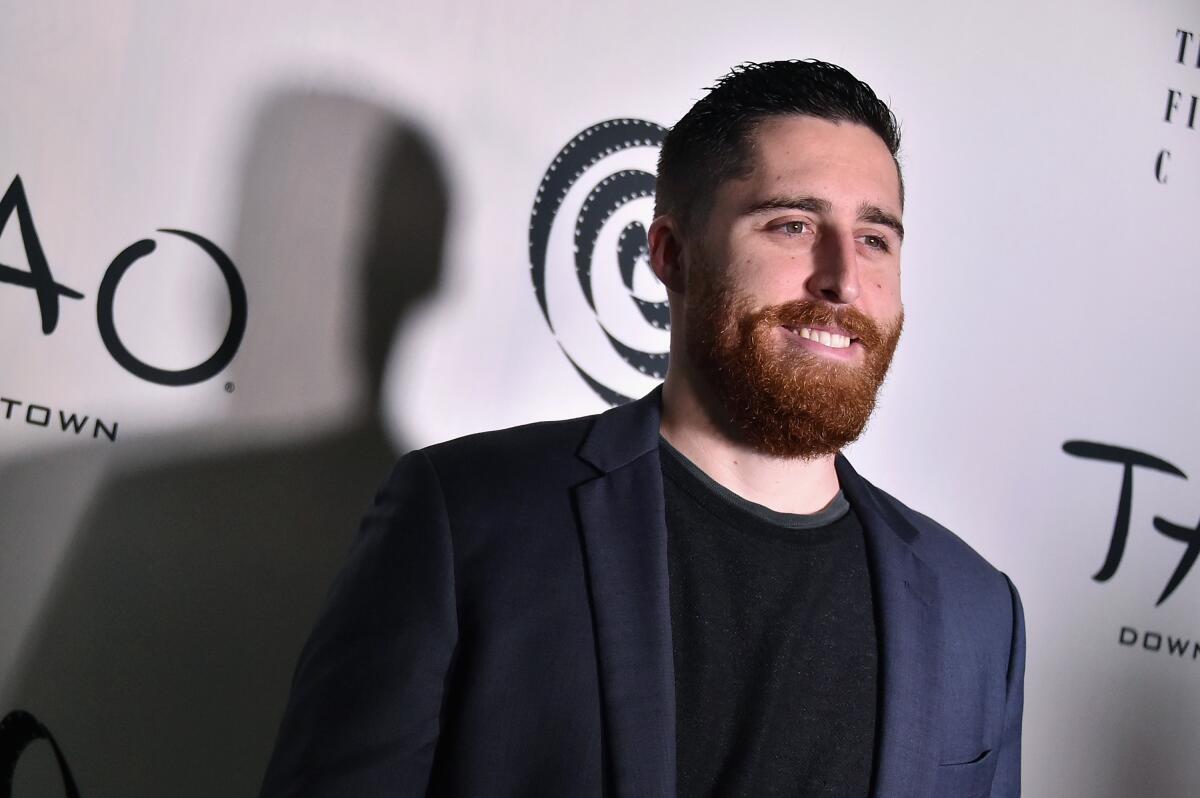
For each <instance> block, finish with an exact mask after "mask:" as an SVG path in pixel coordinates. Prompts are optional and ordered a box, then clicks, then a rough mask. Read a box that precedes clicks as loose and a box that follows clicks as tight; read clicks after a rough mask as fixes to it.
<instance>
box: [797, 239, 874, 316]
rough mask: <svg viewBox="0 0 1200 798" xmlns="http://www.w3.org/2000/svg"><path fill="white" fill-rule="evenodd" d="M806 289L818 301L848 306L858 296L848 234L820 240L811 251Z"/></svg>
mask: <svg viewBox="0 0 1200 798" xmlns="http://www.w3.org/2000/svg"><path fill="white" fill-rule="evenodd" d="M806 286H807V288H808V290H809V292H810V293H811V294H812V295H813V296H814V297H817V298H819V299H823V300H825V301H826V302H830V303H832V304H835V305H852V304H854V302H855V301H856V300H857V299H858V296H859V294H860V293H861V287H860V285H859V281H858V252H857V249H856V247H855V243H854V238H853V236H851V235H849V234H837V235H827V236H823V237H822V238H821V239H820V240H818V241H817V243H816V247H815V248H814V250H813V272H812V274H811V275H810V276H809V278H808V281H807V283H806Z"/></svg>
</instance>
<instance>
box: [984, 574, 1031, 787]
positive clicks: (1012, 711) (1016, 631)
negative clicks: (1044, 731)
mask: <svg viewBox="0 0 1200 798" xmlns="http://www.w3.org/2000/svg"><path fill="white" fill-rule="evenodd" d="M1005 580H1006V581H1007V582H1008V589H1009V591H1010V593H1011V594H1012V618H1013V624H1012V644H1011V648H1010V652H1011V653H1010V654H1009V659H1008V674H1007V685H1008V690H1007V695H1008V698H1007V701H1006V703H1005V709H1004V731H1003V733H1002V736H1001V738H1000V750H999V755H1000V759H999V761H998V762H997V763H996V774H995V776H994V778H993V779H992V792H991V795H992V798H1019V797H1020V795H1021V715H1022V713H1023V712H1024V707H1025V611H1024V609H1023V608H1022V607H1021V596H1020V595H1019V594H1018V593H1017V588H1016V586H1015V585H1014V584H1013V583H1012V581H1011V580H1009V579H1008V577H1005Z"/></svg>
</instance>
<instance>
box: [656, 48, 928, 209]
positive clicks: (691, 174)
mask: <svg viewBox="0 0 1200 798" xmlns="http://www.w3.org/2000/svg"><path fill="white" fill-rule="evenodd" d="M792 114H800V115H804V116H814V117H817V118H819V119H828V120H830V121H834V122H854V123H857V124H860V125H864V126H866V127H867V128H870V129H871V130H873V131H874V132H875V133H876V134H878V136H879V138H881V139H883V143H884V144H886V145H887V148H888V151H889V152H891V154H892V158H893V160H895V159H896V156H897V153H899V151H900V126H899V123H897V122H896V117H895V115H894V114H893V113H892V112H891V109H889V108H888V107H887V104H886V103H884V102H883V100H881V99H879V97H877V96H876V95H875V92H874V91H873V90H872V89H871V87H870V86H868V85H867V84H866V83H863V82H862V81H861V80H859V79H858V78H856V77H854V76H853V75H851V74H850V73H849V72H847V71H846V70H845V69H843V68H842V67H840V66H837V65H836V64H828V63H826V62H824V61H816V60H813V59H808V60H804V61H795V60H793V61H769V62H767V63H762V64H758V63H753V62H746V63H744V64H739V65H737V66H735V67H734V68H733V69H732V70H731V71H730V72H729V74H727V75H725V76H724V77H722V78H720V79H719V80H718V81H717V83H716V85H715V86H712V87H710V88H709V90H708V94H706V95H705V96H704V97H702V98H701V99H700V100H699V101H698V102H697V103H696V104H695V105H693V106H692V107H691V110H689V111H688V112H687V113H686V114H684V115H683V118H682V119H680V120H679V121H678V122H677V123H676V124H675V126H674V127H673V128H671V129H670V130H669V131H668V132H667V134H666V136H665V137H664V139H663V143H662V149H661V151H660V152H659V155H658V181H657V186H656V190H655V204H654V215H655V216H661V215H663V214H670V215H671V216H673V217H674V218H675V219H676V221H678V222H679V224H680V225H681V226H682V227H683V228H684V229H685V230H690V229H693V228H694V226H695V225H696V224H698V223H699V222H701V221H703V220H704V219H705V218H706V217H707V215H708V212H709V211H710V210H711V208H712V202H713V198H714V196H715V194H716V191H717V188H718V187H720V185H721V184H722V183H724V182H725V181H726V180H731V179H734V178H738V177H745V176H747V175H748V174H749V173H750V171H751V169H752V168H753V160H752V147H751V144H752V142H751V136H752V134H753V132H754V130H755V128H756V127H757V125H758V123H759V122H761V121H762V120H764V119H766V118H769V117H775V116H788V115H792ZM896 172H897V174H899V172H900V163H899V161H898V160H897V161H896ZM900 201H901V203H902V204H903V201H904V182H903V178H901V182H900Z"/></svg>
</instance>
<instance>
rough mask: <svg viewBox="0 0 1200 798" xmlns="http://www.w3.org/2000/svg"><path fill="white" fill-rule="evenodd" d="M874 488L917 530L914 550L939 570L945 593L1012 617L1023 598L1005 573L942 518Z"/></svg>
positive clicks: (979, 608) (963, 604) (962, 604)
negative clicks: (951, 528)
mask: <svg viewBox="0 0 1200 798" xmlns="http://www.w3.org/2000/svg"><path fill="white" fill-rule="evenodd" d="M872 490H873V491H874V493H875V495H876V497H877V498H878V499H879V501H880V502H881V503H883V504H884V505H886V507H887V509H888V510H890V511H891V512H892V513H894V514H895V515H897V516H899V518H900V519H902V520H903V521H904V522H905V523H907V524H908V525H909V526H911V527H912V529H913V530H915V532H916V535H915V536H914V538H913V540H912V547H913V551H914V552H915V553H916V554H917V556H918V557H920V558H921V559H922V560H923V561H924V562H925V564H926V565H928V566H930V567H931V568H932V569H933V570H934V571H935V572H936V573H937V576H938V581H939V584H940V585H941V592H942V594H943V596H945V597H946V598H950V599H952V601H953V603H954V604H955V605H957V606H960V607H964V608H970V609H973V610H974V611H976V612H980V611H986V612H989V613H995V614H997V615H999V616H1004V617H1005V618H1008V619H1010V620H1011V615H1012V613H1013V612H1014V609H1017V608H1019V601H1020V599H1019V598H1018V596H1017V590H1016V587H1015V586H1014V585H1013V583H1012V581H1011V580H1010V579H1009V578H1008V576H1007V575H1006V574H1005V573H1003V572H1002V571H1001V570H1000V569H998V568H996V566H994V565H993V564H992V563H990V562H988V560H987V559H986V558H984V557H983V555H981V554H980V553H979V552H977V551H975V549H974V548H972V547H971V545H970V544H968V543H967V542H966V541H965V540H963V539H962V538H961V537H959V536H958V535H957V534H955V533H954V532H952V531H950V530H949V529H948V528H946V527H945V526H943V525H942V524H941V523H939V522H938V521H936V520H934V519H933V518H930V517H929V516H928V515H925V514H924V513H921V512H918V511H917V510H914V509H913V508H911V507H909V506H908V505H906V504H905V503H904V502H902V501H900V500H899V499H897V498H896V497H894V496H892V495H891V494H889V493H887V492H886V491H884V490H881V489H879V488H877V487H874V486H872ZM1017 611H1019V609H1017Z"/></svg>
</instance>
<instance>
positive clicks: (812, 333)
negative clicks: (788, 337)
mask: <svg viewBox="0 0 1200 798" xmlns="http://www.w3.org/2000/svg"><path fill="white" fill-rule="evenodd" d="M785 329H787V330H788V331H790V332H793V333H795V334H796V335H798V336H800V337H801V338H804V339H806V340H809V341H813V342H815V343H818V344H821V345H823V346H827V347H829V348H830V349H849V348H850V344H852V343H854V342H856V341H858V339H857V338H855V337H854V336H852V335H847V334H846V333H844V332H838V331H836V330H821V329H817V328H815V327H785Z"/></svg>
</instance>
